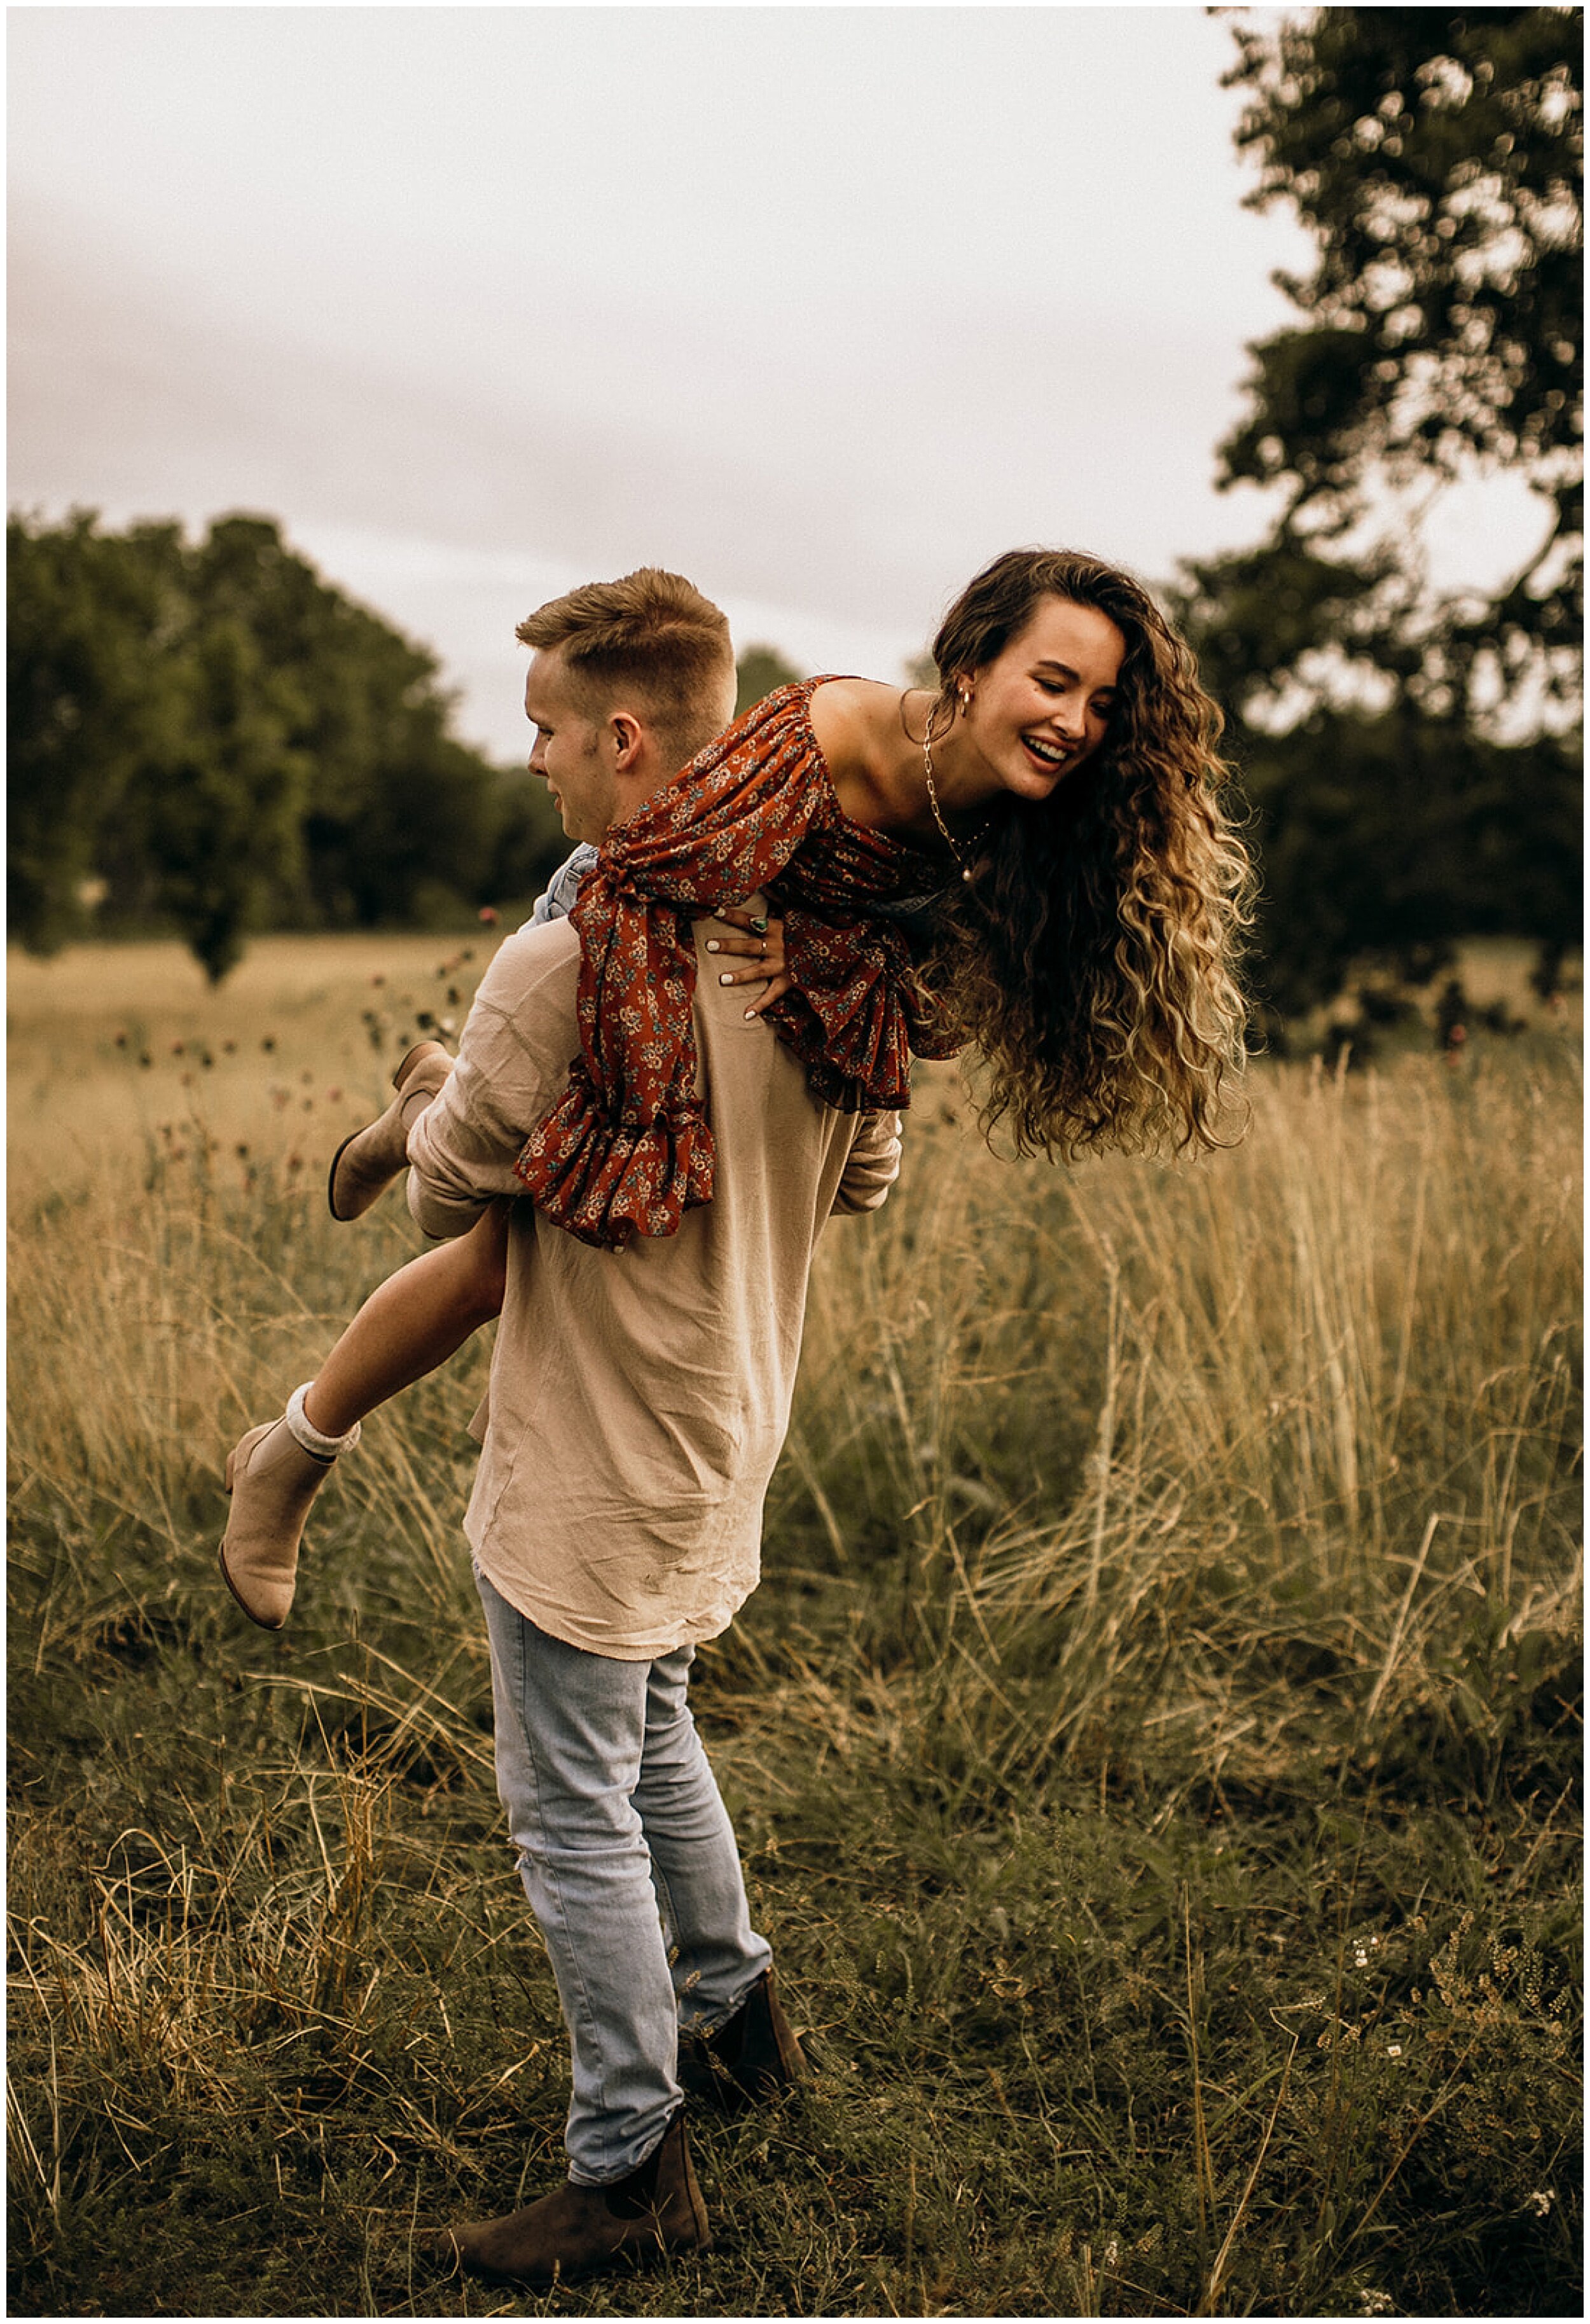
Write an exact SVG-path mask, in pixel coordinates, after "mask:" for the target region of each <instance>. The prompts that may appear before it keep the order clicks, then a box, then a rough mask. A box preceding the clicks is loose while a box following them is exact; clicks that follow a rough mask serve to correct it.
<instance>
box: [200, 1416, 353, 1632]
mask: <svg viewBox="0 0 1590 2324" xmlns="http://www.w3.org/2000/svg"><path fill="white" fill-rule="evenodd" d="M333 1458H334V1456H332V1457H322V1456H321V1455H320V1454H319V1453H318V1452H305V1450H304V1448H303V1446H302V1445H301V1444H300V1443H299V1441H298V1439H297V1437H296V1436H294V1434H293V1433H292V1431H291V1428H289V1426H288V1425H287V1423H286V1421H285V1420H267V1421H265V1422H263V1425H261V1426H260V1427H258V1428H251V1429H250V1430H249V1432H248V1434H247V1435H246V1436H245V1437H243V1438H241V1439H240V1441H239V1442H238V1443H236V1444H235V1445H234V1446H233V1448H232V1450H231V1452H228V1453H227V1455H226V1490H227V1491H228V1492H229V1493H230V1494H231V1496H232V1510H231V1515H230V1516H229V1517H227V1520H226V1534H225V1535H224V1537H223V1539H222V1542H221V1549H220V1559H221V1577H222V1579H223V1581H224V1582H226V1587H227V1589H228V1590H229V1591H231V1592H232V1595H233V1597H234V1598H236V1600H237V1603H238V1604H239V1605H240V1606H241V1607H242V1609H243V1610H244V1612H245V1614H246V1615H247V1616H248V1618H249V1620H250V1621H251V1622H257V1623H258V1624H259V1626H260V1628H261V1629H262V1630H279V1629H280V1628H282V1624H283V1623H284V1622H285V1621H286V1619H287V1617H288V1614H289V1613H290V1611H291V1607H292V1592H293V1587H294V1584H295V1582H296V1581H297V1579H298V1545H299V1543H300V1541H301V1540H302V1538H303V1528H304V1519H305V1517H307V1516H308V1515H309V1509H310V1502H311V1501H312V1500H313V1499H314V1498H315V1495H316V1494H317V1493H318V1492H319V1489H320V1488H321V1486H322V1485H323V1484H324V1483H325V1481H326V1480H327V1478H328V1476H329V1475H330V1474H331V1470H332V1465H333Z"/></svg>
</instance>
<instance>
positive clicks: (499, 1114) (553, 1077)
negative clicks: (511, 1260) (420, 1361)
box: [409, 920, 579, 1239]
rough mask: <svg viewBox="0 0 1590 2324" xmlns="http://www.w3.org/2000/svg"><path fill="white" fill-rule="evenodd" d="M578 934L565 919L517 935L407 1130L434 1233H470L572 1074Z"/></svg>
mask: <svg viewBox="0 0 1590 2324" xmlns="http://www.w3.org/2000/svg"><path fill="white" fill-rule="evenodd" d="M578 961H579V940H578V936H576V935H575V933H574V931H573V930H572V928H570V927H569V924H568V922H567V921H566V920H563V921H558V922H555V923H554V924H553V926H552V927H542V928H534V929H528V928H526V929H522V930H521V931H520V932H519V934H518V935H517V936H510V937H509V939H508V941H507V943H506V944H504V945H503V947H502V949H501V950H500V951H499V953H498V954H497V956H496V958H495V961H494V962H493V963H492V964H491V967H490V968H489V969H488V970H487V972H486V974H485V980H484V981H483V982H482V984H481V987H480V991H478V992H477V993H476V997H475V1005H474V1007H473V1008H472V1009H471V1010H470V1011H469V1015H468V1017H467V1019H466V1020H465V1025H464V1031H463V1035H462V1037H461V1038H460V1040H459V1043H458V1060H457V1062H456V1063H455V1065H454V1066H453V1070H452V1072H451V1073H450V1074H449V1075H448V1079H447V1081H446V1083H445V1084H444V1085H443V1087H442V1089H441V1090H440V1092H439V1094H438V1095H437V1097H436V1098H435V1099H434V1100H433V1102H431V1103H430V1105H429V1106H427V1107H426V1109H425V1111H424V1112H423V1113H422V1114H421V1116H420V1118H419V1120H417V1121H416V1122H415V1124H414V1126H413V1128H412V1130H411V1131H410V1132H409V1163H410V1170H409V1209H410V1211H411V1213H412V1215H413V1217H414V1219H415V1221H416V1222H417V1223H418V1224H419V1225H420V1226H421V1228H423V1230H424V1231H425V1232H426V1233H427V1234H428V1235H432V1236H436V1237H439V1238H442V1239H449V1238H451V1237H453V1236H455V1235H461V1234H467V1233H468V1231H469V1230H470V1228H471V1227H472V1226H473V1225H474V1224H475V1222H476V1219H477V1218H479V1216H480V1215H481V1213H482V1212H483V1211H485V1210H487V1209H488V1208H489V1207H490V1205H491V1204H492V1203H494V1202H495V1201H497V1200H498V1199H499V1197H501V1196H502V1195H504V1194H508V1195H522V1194H523V1192H524V1187H523V1185H522V1182H521V1181H520V1180H519V1179H518V1178H517V1177H515V1176H514V1174H513V1165H514V1163H515V1161H516V1160H517V1159H518V1157H519V1154H520V1152H521V1149H522V1147H523V1145H524V1141H525V1139H527V1138H528V1137H529V1136H530V1134H531V1132H532V1130H534V1128H535V1127H536V1124H537V1123H538V1122H539V1121H540V1120H541V1119H542V1117H543V1116H544V1115H545V1114H547V1113H548V1112H550V1110H551V1108H552V1107H553V1106H554V1105H555V1104H556V1103H557V1102H558V1100H559V1097H560V1096H561V1095H562V1093H563V1091H564V1089H565V1087H566V1086H567V1084H568V1081H569V1060H570V1058H571V1057H573V1056H574V1055H575V1054H576V1052H577V1051H578V1047H579V1033H578V1025H577V1021H576V1018H575V1013H574V999H575V989H576V982H577V978H578Z"/></svg>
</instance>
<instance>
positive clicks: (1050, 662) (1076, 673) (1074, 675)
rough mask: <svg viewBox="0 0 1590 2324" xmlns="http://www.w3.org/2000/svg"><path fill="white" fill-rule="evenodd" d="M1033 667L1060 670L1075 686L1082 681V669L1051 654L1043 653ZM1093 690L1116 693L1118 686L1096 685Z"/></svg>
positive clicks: (1096, 692)
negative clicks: (1075, 667)
mask: <svg viewBox="0 0 1590 2324" xmlns="http://www.w3.org/2000/svg"><path fill="white" fill-rule="evenodd" d="M1033 667H1034V668H1035V669H1053V670H1058V672H1059V674H1060V676H1061V677H1062V678H1069V679H1070V680H1071V682H1072V684H1073V685H1074V686H1080V685H1081V683H1082V673H1081V671H1080V670H1077V669H1072V667H1071V665H1070V663H1069V662H1068V661H1056V660H1055V659H1054V657H1053V656H1052V655H1051V654H1045V655H1043V656H1042V657H1041V659H1040V660H1038V661H1037V662H1036V663H1034V665H1033ZM1093 690H1094V692H1095V694H1114V692H1115V691H1116V688H1115V687H1114V686H1095V687H1094V689H1093Z"/></svg>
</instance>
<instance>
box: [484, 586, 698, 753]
mask: <svg viewBox="0 0 1590 2324" xmlns="http://www.w3.org/2000/svg"><path fill="white" fill-rule="evenodd" d="M514 635H515V636H516V637H517V638H518V640H519V641H520V643H521V644H522V645H527V646H533V647H534V648H535V650H537V651H538V652H545V651H548V650H551V649H552V648H554V647H556V648H559V649H560V650H561V652H562V657H563V666H564V668H565V669H566V670H567V671H568V673H569V680H570V683H571V686H572V688H573V691H574V696H575V699H576V701H577V702H578V705H579V707H580V710H581V712H582V713H583V715H585V716H587V718H603V717H605V715H607V713H608V712H609V711H610V710H613V709H616V708H619V707H622V706H623V703H622V697H624V696H629V697H631V698H632V699H633V704H634V706H635V708H636V709H637V710H641V711H644V712H645V713H646V714H647V715H648V717H649V719H650V723H651V724H652V725H653V726H655V727H656V729H657V731H658V734H659V736H660V738H661V740H662V741H663V742H665V743H667V744H669V745H670V746H671V749H672V752H673V754H674V758H675V762H676V764H678V765H679V766H682V765H683V764H684V762H685V761H686V760H687V759H693V758H694V757H695V755H696V753H697V752H698V751H699V750H702V749H704V748H705V746H706V745H707V743H708V742H711V741H712V739H713V737H714V735H716V734H717V733H720V732H721V731H722V729H723V727H724V726H725V725H726V724H727V723H728V721H729V719H730V718H732V717H733V715H734V704H735V649H734V644H733V641H732V640H731V639H730V636H729V624H728V616H727V615H726V613H723V612H722V611H721V610H720V609H719V608H718V607H717V606H716V605H715V604H713V603H712V600H711V599H710V598H709V597H704V596H703V595H701V592H700V591H699V589H698V588H696V587H695V586H693V585H692V584H691V583H690V582H689V581H687V580H685V579H684V578H683V577H682V576H680V575H679V574H678V573H664V572H662V571H661V569H660V567H657V566H654V565H642V567H641V568H640V570H639V571H638V572H635V573H626V574H625V575H624V577H623V578H622V580H618V581H587V582H585V583H584V584H583V585H582V586H580V587H579V588H578V589H570V590H569V593H568V595H566V596H562V597H554V598H553V599H552V600H551V601H550V604H545V605H541V606H538V607H537V609H536V611H535V612H534V613H532V614H530V615H529V616H528V618H527V619H526V620H524V621H522V622H520V624H519V626H518V628H517V630H516V631H515V632H514Z"/></svg>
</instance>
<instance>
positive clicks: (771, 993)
mask: <svg viewBox="0 0 1590 2324" xmlns="http://www.w3.org/2000/svg"><path fill="white" fill-rule="evenodd" d="M712 924H713V926H714V927H721V926H723V925H724V924H727V925H728V926H729V927H732V928H736V929H741V928H743V929H744V935H743V936H738V935H736V936H708V937H707V951H708V952H709V953H712V954H715V955H716V957H717V958H719V959H723V958H725V956H726V955H730V956H738V957H739V958H741V959H743V960H747V961H749V962H750V964H751V965H750V966H749V967H748V968H735V967H733V966H731V965H727V964H726V965H725V966H724V967H723V968H721V969H720V970H719V971H718V978H717V981H718V982H719V983H720V984H752V985H755V986H756V987H757V988H758V990H757V993H756V997H755V999H754V1000H753V1001H752V1002H751V1005H750V1007H749V1008H748V1009H747V1010H746V1011H745V1014H746V1016H747V1017H760V1016H761V1014H762V1012H763V1010H764V1009H771V1008H772V1004H773V1002H774V1001H778V1000H781V998H782V997H783V995H784V994H785V993H786V992H793V991H794V990H795V979H794V978H793V977H792V976H791V975H790V971H789V969H788V968H787V967H786V966H785V964H784V923H783V922H782V920H775V919H771V918H762V917H760V916H756V917H753V915H752V914H751V913H750V912H747V911H745V910H744V909H743V908H741V907H740V906H738V905H734V904H726V905H725V907H724V908H723V910H722V911H721V912H715V913H714V914H713V919H712Z"/></svg>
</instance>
